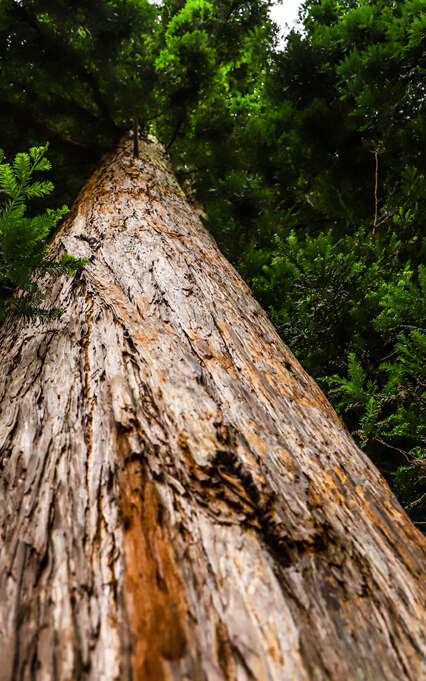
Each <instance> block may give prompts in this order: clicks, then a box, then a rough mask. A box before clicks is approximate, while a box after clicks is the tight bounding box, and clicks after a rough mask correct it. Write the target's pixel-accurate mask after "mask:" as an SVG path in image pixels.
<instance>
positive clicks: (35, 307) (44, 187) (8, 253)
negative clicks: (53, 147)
mask: <svg viewBox="0 0 426 681" xmlns="http://www.w3.org/2000/svg"><path fill="white" fill-rule="evenodd" d="M47 149H48V144H46V145H44V146H39V147H32V148H31V149H30V150H29V153H19V154H16V156H15V158H14V160H13V162H12V163H2V161H3V158H4V155H3V152H2V151H1V150H0V323H1V322H2V321H3V320H4V318H5V316H6V314H7V312H9V311H14V312H15V313H17V314H20V315H24V316H25V317H27V318H37V317H47V318H51V317H56V316H58V315H59V314H60V312H61V311H60V310H57V309H52V308H48V307H44V306H43V299H44V295H43V293H42V291H41V289H40V288H39V286H38V285H37V284H36V283H35V282H34V280H33V278H34V275H36V274H40V273H47V274H49V275H51V276H53V277H58V276H60V275H61V274H63V273H64V272H67V273H68V274H70V275H72V274H74V273H75V272H76V271H77V270H79V269H81V268H83V267H84V265H85V261H84V260H80V259H78V258H74V257H73V256H71V255H68V254H64V255H63V256H62V258H61V260H58V261H56V260H52V259H49V258H48V257H47V246H48V239H49V235H50V234H51V232H52V230H53V229H54V228H55V227H56V225H57V224H58V222H59V221H60V220H61V219H62V218H63V217H64V215H65V214H66V213H67V212H68V208H67V206H62V207H61V208H57V209H55V210H53V209H51V208H47V209H46V210H45V211H44V213H41V214H39V215H32V216H29V215H28V214H27V212H28V201H30V200H31V199H37V198H43V197H45V196H47V195H48V194H50V193H51V192H52V191H53V188H54V187H53V184H52V182H49V181H40V180H34V179H33V176H34V173H36V172H43V171H47V170H50V168H51V164H50V161H48V159H47V158H46V152H47Z"/></svg>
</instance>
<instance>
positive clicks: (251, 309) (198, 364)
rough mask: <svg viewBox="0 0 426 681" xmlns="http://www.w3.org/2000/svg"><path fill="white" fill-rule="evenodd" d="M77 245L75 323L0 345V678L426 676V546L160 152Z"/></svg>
mask: <svg viewBox="0 0 426 681" xmlns="http://www.w3.org/2000/svg"><path fill="white" fill-rule="evenodd" d="M61 249H66V250H68V251H69V252H71V253H73V254H75V255H78V256H80V257H87V258H89V261H90V262H89V264H88V266H87V267H86V269H85V270H84V271H83V272H82V273H81V275H80V276H79V277H76V278H75V279H74V280H73V281H71V280H69V279H63V280H59V281H57V282H56V283H55V284H54V285H53V287H51V290H50V291H49V295H48V298H49V300H50V301H52V302H53V301H55V305H56V306H59V307H61V308H62V309H63V310H64V314H63V315H62V317H61V318H60V319H59V320H54V321H50V322H47V323H43V324H42V323H41V322H37V323H31V324H24V323H23V322H19V323H17V322H16V320H9V321H8V322H7V323H6V324H5V326H4V327H3V329H2V330H1V331H0V348H1V357H2V361H3V372H2V375H1V378H0V396H1V412H0V447H1V459H0V461H1V464H0V466H1V468H0V470H1V478H0V521H1V532H2V544H1V547H0V595H1V598H0V637H1V640H0V646H1V650H2V651H5V654H4V660H3V664H2V666H1V668H0V679H1V681H15V680H17V679H19V681H49V680H52V681H76V680H78V681H80V680H81V681H118V680H120V681H150V680H151V679H152V681H154V680H155V681H253V680H254V679H255V680H256V681H329V680H330V679H332V680H333V681H404V680H407V681H422V679H426V662H425V650H426V643H425V624H426V621H425V593H424V589H423V577H424V574H423V573H424V567H425V544H424V538H423V537H422V535H420V533H419V532H417V530H416V529H415V528H414V527H413V525H412V524H411V523H410V521H409V520H408V518H407V517H406V515H405V514H404V513H403V512H402V510H401V508H400V506H399V505H398V503H397V501H396V499H395V498H394V496H393V495H392V494H391V493H390V491H389V489H388V487H387V485H386V483H385V482H384V481H383V479H382V478H381V476H380V475H379V473H378V472H377V470H376V469H375V468H374V466H373V465H372V464H371V462H370V461H369V460H368V459H367V457H365V455H364V454H363V453H362V452H360V451H359V450H358V449H357V447H356V446H355V445H354V443H353V441H352V440H351V438H350V436H349V434H348V433H347V431H346V430H345V428H344V427H343V425H342V424H341V423H340V421H339V419H338V418H337V416H336V414H335V413H334V411H333V410H332V408H331V407H330V405H329V404H328V402H327V401H326V399H325V398H324V396H323V395H322V393H321V391H320V390H319V388H318V386H317V385H316V384H315V383H314V382H313V381H312V379H311V378H310V377H309V376H308V375H307V374H306V373H305V372H304V371H303V369H302V368H301V367H300V365H299V364H298V363H297V361H296V360H295V359H294V357H293V356H292V354H291V353H290V351H289V350H288V349H287V348H286V347H285V346H284V345H283V344H282V342H281V340H280V339H279V337H278V336H277V334H276V332H275V331H274V329H273V328H272V326H271V324H270V322H269V321H268V319H267V317H266V315H265V313H264V312H263V311H262V310H261V309H260V307H259V306H258V304H257V303H256V302H255V301H254V300H253V298H252V297H251V294H250V291H249V290H248V288H247V286H246V285H245V284H244V283H243V282H242V280H241V279H240V277H239V276H238V275H237V274H236V272H235V271H234V270H233V268H232V267H231V266H230V264H229V263H227V262H226V260H225V259H224V258H223V257H222V256H221V254H220V253H219V251H218V250H217V247H216V245H215V244H214V242H213V240H212V238H211V237H210V236H209V234H208V233H207V232H206V230H205V229H204V228H203V226H202V225H201V223H200V221H199V218H198V217H197V215H196V214H195V212H194V211H193V210H192V209H191V207H190V206H189V204H188V203H187V202H186V200H185V197H184V196H183V195H182V192H181V190H180V188H179V187H178V185H177V183H176V180H175V178H174V176H173V173H172V172H171V170H170V168H169V166H168V162H167V159H166V157H165V156H164V154H163V152H162V149H161V148H160V147H159V145H157V144H149V143H142V142H141V144H140V158H139V159H134V158H133V156H132V149H131V142H130V141H123V143H121V145H120V146H119V148H118V150H117V152H116V153H115V154H114V155H111V156H110V157H108V158H105V159H104V162H103V165H102V167H101V168H100V169H99V170H98V171H97V172H96V173H95V174H94V175H93V177H92V178H91V179H90V180H89V182H88V183H87V185H86V187H85V188H84V189H83V190H82V192H81V194H80V196H79V198H78V200H77V202H76V204H75V206H74V207H73V210H72V213H71V214H70V216H69V218H68V220H67V221H66V222H65V223H64V226H63V228H62V230H61V231H60V233H59V234H58V235H57V237H56V239H55V243H54V245H53V250H54V252H60V251H61ZM46 286H47V287H49V282H48V281H46Z"/></svg>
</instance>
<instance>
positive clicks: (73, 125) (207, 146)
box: [0, 0, 426, 522]
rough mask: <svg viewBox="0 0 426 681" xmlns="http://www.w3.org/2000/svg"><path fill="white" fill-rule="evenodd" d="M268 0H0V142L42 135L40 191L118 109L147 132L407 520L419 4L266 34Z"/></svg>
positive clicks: (74, 179)
mask: <svg viewBox="0 0 426 681" xmlns="http://www.w3.org/2000/svg"><path fill="white" fill-rule="evenodd" d="M270 4H271V3H270V2H267V1H263V0H250V1H249V0H246V1H239V0H218V1H215V2H208V0H186V1H185V0H164V2H161V3H156V4H154V3H150V2H147V0H96V1H94V2H91V3H87V2H82V1H80V2H79V1H77V2H74V3H73V5H72V11H70V6H69V3H66V2H63V1H60V0H55V1H52V0H51V1H49V0H20V1H19V2H18V1H17V0H3V2H2V4H1V6H0V68H1V74H2V78H1V80H0V97H1V100H2V107H1V109H0V124H1V130H2V136H1V139H0V146H1V147H2V148H3V149H4V150H5V153H6V160H7V161H10V160H11V159H12V158H13V156H14V154H15V153H16V152H18V151H24V150H25V149H28V148H29V147H33V146H36V145H39V144H40V143H43V142H45V141H49V142H50V151H49V155H50V157H51V159H52V161H53V171H52V177H53V180H54V182H55V187H56V189H55V192H53V193H52V194H51V195H50V196H51V202H52V203H51V205H53V204H54V202H56V204H57V203H58V202H61V203H62V202H64V201H66V202H68V203H69V202H70V201H71V200H72V199H73V198H74V196H75V195H76V192H77V191H78V189H79V187H80V186H81V185H82V184H83V182H84V180H85V179H86V177H87V176H88V174H89V173H90V171H91V170H92V169H93V168H94V167H95V166H96V164H97V163H98V161H99V158H100V155H101V154H102V153H103V152H105V151H108V150H110V149H112V148H113V146H114V145H115V143H116V142H117V140H118V139H119V138H120V136H121V135H122V134H123V132H124V131H126V130H128V129H130V128H131V127H132V126H133V125H134V121H135V120H137V121H138V124H139V128H140V131H141V134H142V135H145V136H146V135H148V134H154V135H156V136H157V137H158V138H159V139H160V140H161V141H162V142H163V143H164V144H165V146H166V148H167V149H168V151H169V153H170V155H171V157H172V160H173V163H174V166H175V169H176V171H177V173H178V177H179V179H180V182H181V184H182V186H183V188H184V190H185V192H186V194H187V196H188V197H189V198H190V199H191V200H193V201H199V202H201V204H202V205H203V209H204V212H205V221H206V225H207V227H208V228H209V229H210V231H211V232H212V233H213V234H214V235H215V237H216V238H217V240H218V242H219V245H220V247H221V248H222V250H223V251H224V252H225V254H226V255H227V256H228V257H229V258H230V259H231V261H232V262H233V263H234V264H235V265H236V266H237V267H238V269H239V270H240V272H241V273H242V274H243V276H244V277H245V279H246V281H247V282H248V283H249V285H250V286H251V287H252V289H253V291H254V293H255V295H256V296H257V298H258V299H259V301H260V302H261V303H262V305H263V306H264V307H266V308H267V309H268V311H269V314H270V315H271V318H272V320H273V321H274V323H275V325H276V326H277V328H278V330H279V332H280V333H281V335H282V337H283V339H284V340H285V341H286V342H287V343H288V344H289V345H290V347H291V348H292V350H293V351H294V352H295V353H296V355H297V356H298V358H299V359H300V360H301V361H302V363H303V364H304V366H305V367H306V369H307V370H308V371H309V372H310V373H311V374H312V375H313V376H314V377H315V378H317V380H319V381H320V382H321V385H322V387H323V388H324V389H325V390H326V392H327V394H328V396H329V398H330V399H331V400H332V402H333V403H334V405H335V406H336V407H337V408H338V409H339V411H340V413H341V414H342V416H343V418H344V419H345V420H346V423H347V424H348V426H349V427H350V428H351V430H352V431H353V432H354V433H355V434H356V435H357V437H358V440H359V442H360V443H361V444H362V445H363V446H364V447H365V448H366V450H367V452H368V453H369V454H370V456H372V458H373V460H374V461H375V462H376V463H377V464H378V465H379V467H380V468H381V470H382V471H383V472H384V473H385V474H386V475H387V476H388V479H389V480H390V482H391V484H392V485H393V486H394V487H395V488H396V489H397V491H398V492H399V494H400V498H401V500H402V502H403V503H404V504H405V506H406V508H407V510H409V511H410V512H411V513H412V514H413V518H414V519H415V520H417V521H418V522H422V518H423V519H424V511H425V508H426V502H425V500H426V473H425V450H424V439H425V433H424V422H425V407H424V397H425V392H424V391H425V375H424V366H425V363H424V359H425V336H424V327H425V316H426V315H425V304H424V300H425V297H424V294H425V287H426V279H425V270H424V267H423V262H424V253H425V248H424V240H423V241H422V239H421V235H422V234H423V233H425V229H424V223H425V216H426V178H425V165H426V164H425V148H426V145H425V142H426V126H425V102H426V97H425V73H426V56H425V55H426V50H425V44H426V12H425V2H424V0H399V1H389V0H307V1H306V2H305V3H304V4H303V6H302V10H301V18H302V22H303V30H300V31H293V32H292V33H291V34H290V36H289V37H288V39H287V41H286V43H285V45H284V47H283V48H280V47H279V45H278V43H277V27H276V26H274V24H273V22H272V21H271V20H270V18H269V14H268V9H269V5H270ZM56 204H55V205H56ZM37 207H38V205H37V200H36V201H35V209H37ZM4 279H7V274H6V275H5V277H4ZM9 279H10V277H9ZM15 283H18V284H19V282H15Z"/></svg>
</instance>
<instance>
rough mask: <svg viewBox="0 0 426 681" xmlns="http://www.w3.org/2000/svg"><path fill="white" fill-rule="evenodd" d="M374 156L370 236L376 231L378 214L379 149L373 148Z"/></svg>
mask: <svg viewBox="0 0 426 681" xmlns="http://www.w3.org/2000/svg"><path fill="white" fill-rule="evenodd" d="M371 153H373V154H374V158H375V161H376V173H375V181H374V222H373V229H372V232H371V236H372V237H374V235H375V233H376V227H377V218H378V215H379V199H378V194H379V150H378V149H375V150H374V151H373V152H371Z"/></svg>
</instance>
